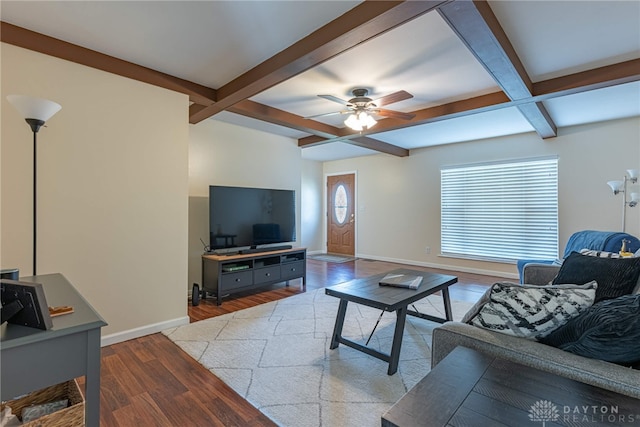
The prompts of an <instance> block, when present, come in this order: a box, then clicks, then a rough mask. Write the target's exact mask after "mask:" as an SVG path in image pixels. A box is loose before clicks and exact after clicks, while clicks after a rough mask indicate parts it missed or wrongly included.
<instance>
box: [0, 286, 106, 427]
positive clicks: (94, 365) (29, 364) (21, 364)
mask: <svg viewBox="0 0 640 427" xmlns="http://www.w3.org/2000/svg"><path fill="white" fill-rule="evenodd" d="M20 280H21V281H24V282H35V283H42V286H43V288H44V293H45V297H46V299H47V304H48V305H49V306H61V305H70V306H72V307H73V310H74V312H73V313H70V314H65V315H62V316H58V317H54V318H53V319H52V320H53V328H52V329H49V330H47V331H42V330H40V329H34V328H28V327H26V326H20V325H13V324H6V323H5V324H4V325H2V327H1V329H0V332H1V334H0V359H1V360H2V365H1V367H0V373H1V375H0V377H1V389H0V397H1V399H2V400H9V399H12V398H14V397H17V396H19V395H22V394H25V393H29V392H32V391H36V390H39V389H41V388H44V387H47V386H50V385H54V384H58V383H61V382H64V381H69V380H71V379H73V378H77V377H80V376H83V375H84V376H85V378H86V388H85V399H86V401H85V423H86V425H87V426H89V427H92V426H98V425H100V328H102V327H103V326H105V325H106V324H107V323H106V322H105V321H104V320H103V319H102V317H100V315H99V314H98V313H97V312H96V311H95V310H94V309H93V308H92V307H91V306H90V305H89V303H87V301H86V300H85V299H84V298H83V297H82V295H80V294H79V293H78V291H76V289H75V288H74V287H73V286H72V285H71V283H69V281H68V280H67V279H66V278H65V277H64V276H63V275H62V274H45V275H39V276H29V277H21V278H20Z"/></svg>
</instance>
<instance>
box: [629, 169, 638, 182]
mask: <svg viewBox="0 0 640 427" xmlns="http://www.w3.org/2000/svg"><path fill="white" fill-rule="evenodd" d="M627 173H628V174H629V178H631V179H632V180H634V181H635V180H637V179H638V169H627Z"/></svg>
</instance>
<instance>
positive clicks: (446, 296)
mask: <svg viewBox="0 0 640 427" xmlns="http://www.w3.org/2000/svg"><path fill="white" fill-rule="evenodd" d="M442 299H443V300H444V315H445V317H446V319H447V320H449V321H451V320H453V315H452V314H451V299H450V298H449V289H448V288H444V289H443V290H442Z"/></svg>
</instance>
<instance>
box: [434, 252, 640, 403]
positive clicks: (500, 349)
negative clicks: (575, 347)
mask: <svg viewBox="0 0 640 427" xmlns="http://www.w3.org/2000/svg"><path fill="white" fill-rule="evenodd" d="M559 269H560V267H559V266H557V265H545V264H542V265H540V264H527V265H526V266H524V270H523V275H524V282H525V283H528V284H534V285H546V284H548V283H549V282H550V281H551V280H553V279H554V277H556V275H557V274H558V271H559ZM639 291H640V279H639V281H638V285H636V288H635V289H634V291H633V292H634V293H638V292H639ZM457 346H465V347H469V348H472V349H475V350H477V351H480V352H482V353H485V354H489V355H492V356H498V357H501V358H504V359H507V360H510V361H513V362H516V363H520V364H522V365H526V366H531V367H533V368H536V369H540V370H542V371H547V372H551V373H553V374H556V375H560V376H562V377H566V378H570V379H573V380H576V381H580V382H583V383H587V384H591V385H593V386H596V387H600V388H603V389H607V390H611V391H614V392H617V393H620V394H624V395H627V396H631V397H634V398H638V399H640V370H638V369H632V368H630V367H626V366H622V365H619V364H615V363H611V362H606V361H603V360H598V359H592V358H587V357H583V356H579V355H577V354H573V353H570V352H568V351H565V350H562V349H560V348H556V347H552V346H550V345H546V344H542V343H540V342H538V341H535V340H530V339H525V338H521V337H517V336H511V335H505V334H504V333H499V332H495V331H492V330H488V329H484V328H480V327H477V326H474V325H471V324H468V323H462V322H447V323H445V324H443V325H442V326H439V327H437V328H435V329H434V331H433V343H432V356H431V365H432V367H434V366H435V365H437V364H438V363H439V362H440V361H441V360H442V359H444V358H445V357H446V356H447V355H448V354H449V353H450V352H451V351H452V350H453V349H454V348H456V347H457Z"/></svg>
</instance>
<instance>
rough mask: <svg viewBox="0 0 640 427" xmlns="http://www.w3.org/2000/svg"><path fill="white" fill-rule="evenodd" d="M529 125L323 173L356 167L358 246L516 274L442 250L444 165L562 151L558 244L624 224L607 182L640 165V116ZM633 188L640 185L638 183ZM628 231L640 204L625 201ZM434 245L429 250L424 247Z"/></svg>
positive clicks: (364, 253)
mask: <svg viewBox="0 0 640 427" xmlns="http://www.w3.org/2000/svg"><path fill="white" fill-rule="evenodd" d="M558 133H559V136H558V137H557V138H554V139H548V140H541V139H540V138H539V137H538V136H537V135H536V134H533V133H528V134H521V135H513V136H508V137H502V138H492V139H487V140H480V141H473V142H466V143H458V144H450V145H442V146H437V147H432V148H424V149H419V150H413V151H412V152H411V155H410V156H409V157H406V158H396V157H392V156H388V155H375V156H367V157H360V158H356V159H350V160H341V161H333V162H327V163H325V164H324V173H325V174H333V173H338V172H344V171H354V170H355V171H357V174H358V195H357V206H358V212H357V224H358V225H357V227H358V232H357V236H358V241H357V243H356V251H357V254H358V255H359V256H361V257H369V258H376V259H387V260H397V261H402V262H409V263H415V264H422V265H428V266H442V267H447V268H456V269H459V270H462V271H470V272H480V273H482V272H485V273H490V274H502V275H505V276H506V277H516V268H515V265H513V264H500V263H492V262H479V261H468V260H460V259H455V258H445V257H441V256H439V255H438V254H439V252H440V168H441V167H443V166H450V165H462V164H469V163H479V162H487V161H496V160H509V159H522V158H530V157H539V156H558V158H559V215H560V218H559V227H560V247H561V248H560V249H561V253H562V251H564V244H565V242H566V241H567V239H568V238H569V236H570V235H571V234H572V233H573V232H575V231H578V230H583V229H595V230H611V231H620V230H621V216H622V200H621V198H620V196H614V195H613V194H612V192H611V191H610V189H609V187H608V186H607V184H606V182H607V181H609V180H613V179H622V177H623V175H624V173H625V170H626V169H629V168H640V119H638V118H631V119H623V120H616V121H610V122H603V123H596V124H591V125H584V126H575V127H569V128H564V129H560V130H559V132H558ZM634 188H635V191H639V190H638V188H639V185H636V186H635V187H634ZM627 232H629V233H631V234H633V235H636V236H640V207H635V208H633V209H630V208H627ZM426 246H430V247H431V254H430V255H428V254H426V252H425V247H426Z"/></svg>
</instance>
